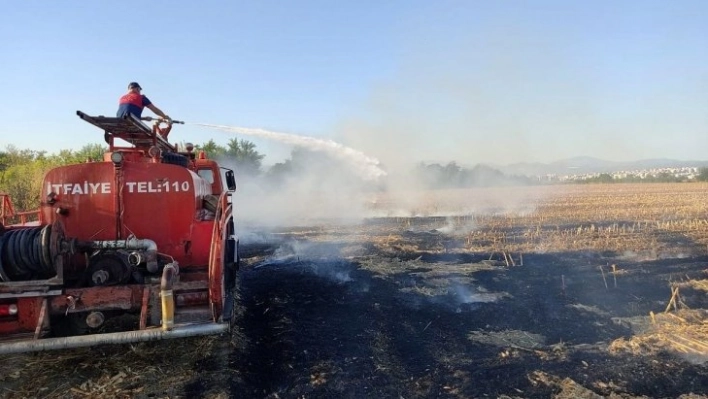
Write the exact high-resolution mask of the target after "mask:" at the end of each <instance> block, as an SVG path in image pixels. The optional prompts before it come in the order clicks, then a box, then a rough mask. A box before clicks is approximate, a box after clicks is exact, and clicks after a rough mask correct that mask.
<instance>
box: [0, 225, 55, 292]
mask: <svg viewBox="0 0 708 399" xmlns="http://www.w3.org/2000/svg"><path fill="white" fill-rule="evenodd" d="M50 232H51V226H49V225H47V226H44V227H30V228H22V229H14V230H7V231H5V232H4V233H3V234H2V235H1V236H0V281H5V282H9V281H27V280H37V279H45V278H49V277H52V276H54V275H55V274H56V269H55V267H54V265H53V263H52V261H51V256H50V255H49V236H50Z"/></svg>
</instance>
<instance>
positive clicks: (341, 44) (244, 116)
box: [0, 0, 708, 165]
mask: <svg viewBox="0 0 708 399" xmlns="http://www.w3.org/2000/svg"><path fill="white" fill-rule="evenodd" d="M0 38H2V40H0V65H1V67H0V71H1V73H0V82H1V83H2V87H3V88H4V93H5V94H4V95H3V96H0V150H1V149H4V148H6V147H7V146H8V145H13V146H15V147H18V148H22V149H23V148H29V149H34V150H44V151H48V152H56V151H58V150H60V149H79V148H81V147H82V146H83V145H86V144H89V143H100V142H102V136H103V135H102V132H100V131H99V130H97V129H96V128H95V127H93V126H91V125H89V124H87V123H85V122H83V121H81V120H80V119H79V118H78V117H77V116H76V110H81V111H84V112H86V113H88V114H89V115H107V116H113V115H114V114H115V111H116V109H117V102H118V98H119V97H120V96H121V95H122V94H124V93H125V91H126V86H127V84H128V83H129V82H130V81H137V82H139V83H140V84H141V86H142V87H143V89H144V91H143V93H144V94H145V95H147V96H148V98H150V99H151V100H152V101H153V102H154V103H155V105H157V106H158V107H159V108H161V109H162V110H163V111H165V112H166V113H167V114H169V115H170V116H171V117H172V118H175V119H180V120H185V121H187V122H193V123H209V124H219V125H229V126H238V127H244V128H260V129H267V130H271V131H275V132H283V133H289V134H295V135H302V136H311V137H315V138H321V139H326V140H334V141H336V142H338V143H341V144H343V145H345V146H348V147H351V148H353V149H356V150H357V151H361V152H362V153H364V154H366V155H367V156H371V157H375V158H377V159H379V160H380V161H381V162H382V163H383V164H385V165H394V164H403V163H406V162H413V161H415V162H417V161H427V162H450V161H456V162H458V163H459V164H462V165H474V164H477V163H497V164H510V163H516V162H552V161H556V160H560V159H565V158H570V157H576V156H592V157H597V158H602V159H606V160H613V161H631V160H638V159H646V158H673V159H680V160H708V151H707V150H708V2H705V1H672V2H668V1H651V0H644V1H602V0H601V1H592V2H590V1H570V2H569V1H546V0H539V1H473V0H465V1H449V0H440V1H419V0H406V1H403V0H390V1H385V2H381V1H369V0H361V1H348V2H337V1H324V0H299V1H273V0H262V1H250V2H242V1H203V2H195V1H180V0H171V1H159V0H156V1H150V2H137V1H122V2H120V4H117V3H114V2H102V1H97V2H86V1H73V0H67V1H61V2H50V1H33V0H28V1H22V2H12V3H11V4H10V5H7V6H5V7H4V8H3V12H2V14H0ZM144 115H151V112H150V111H149V110H146V111H145V112H144ZM233 137H237V138H239V139H246V140H249V141H252V142H254V143H255V144H256V146H257V147H256V149H257V150H258V151H259V152H261V153H263V154H264V155H265V156H266V157H265V159H264V164H266V165H268V164H273V163H275V162H281V161H282V160H284V159H285V158H287V157H288V156H289V153H290V151H291V150H292V147H290V146H289V145H288V144H284V143H279V142H277V141H274V140H266V139H263V138H260V137H248V136H234V135H233V133H229V132H224V131H216V130H210V129H206V128H204V127H200V126H196V125H189V124H188V125H185V126H177V127H176V128H175V129H174V130H173V133H172V134H171V136H170V139H171V140H173V141H178V142H186V141H189V142H194V143H203V142H206V141H208V140H210V139H214V140H215V141H216V142H217V143H219V144H222V145H223V144H225V143H226V142H227V141H228V140H229V139H230V138H233Z"/></svg>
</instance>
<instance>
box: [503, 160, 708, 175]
mask: <svg viewBox="0 0 708 399" xmlns="http://www.w3.org/2000/svg"><path fill="white" fill-rule="evenodd" d="M489 166H491V167H493V168H495V169H498V170H500V171H502V172H503V173H504V174H507V175H523V176H545V175H548V174H554V175H568V174H585V173H611V172H618V171H622V170H641V169H654V168H682V167H699V168H701V167H708V161H678V160H675V159H665V158H660V159H642V160H638V161H628V162H616V161H607V160H604V159H599V158H593V157H573V158H567V159H562V160H560V161H555V162H551V163H539V162H522V163H514V164H510V165H489Z"/></svg>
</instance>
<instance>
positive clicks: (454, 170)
mask: <svg viewBox="0 0 708 399" xmlns="http://www.w3.org/2000/svg"><path fill="white" fill-rule="evenodd" d="M180 147H181V148H183V146H182V145H180ZM107 150H108V148H107V147H106V146H105V145H102V144H88V145H85V146H83V147H81V148H80V149H78V150H66V149H65V150H61V151H59V152H58V153H56V154H48V153H47V152H46V151H34V150H29V149H18V148H17V147H14V146H8V147H7V148H6V149H5V150H4V151H0V193H6V194H10V195H11V197H12V201H13V204H14V206H15V210H16V211H25V210H32V209H37V207H38V206H39V202H40V198H39V193H40V191H41V190H40V189H41V187H40V185H41V183H42V179H43V177H44V174H45V173H46V172H47V171H49V170H50V169H52V168H55V167H58V166H62V165H68V164H73V163H82V162H87V161H97V160H102V159H103V154H104V153H105V152H106V151H107ZM195 150H196V151H202V150H203V151H205V152H206V153H207V155H208V156H209V158H212V159H216V160H218V161H219V162H220V163H222V164H224V165H225V166H228V167H231V168H234V169H235V170H236V172H237V175H238V178H239V179H259V184H261V185H262V186H264V187H267V188H271V189H277V188H279V187H281V186H283V185H286V184H289V182H291V181H293V180H296V179H302V178H303V176H313V175H314V176H318V177H317V179H319V180H322V181H323V182H324V181H325V180H327V179H328V178H329V179H332V180H334V179H336V180H337V182H338V183H339V184H348V185H353V184H359V185H360V187H361V188H362V189H366V190H378V189H383V188H385V185H386V182H385V181H383V182H378V183H376V184H372V183H371V182H362V181H361V179H360V178H359V177H357V176H356V175H355V174H354V173H353V171H352V169H351V168H349V167H347V166H346V165H342V164H341V163H339V162H337V161H336V160H333V159H331V158H329V157H328V156H327V155H325V154H322V153H315V152H312V151H308V150H306V149H302V148H298V149H295V150H293V151H292V153H291V156H290V158H289V159H287V160H285V161H283V162H280V163H276V164H274V165H273V166H271V167H270V168H268V169H267V170H264V168H263V164H262V161H263V159H264V158H265V156H264V155H263V154H261V153H259V152H258V151H257V149H256V145H255V144H254V143H252V142H250V141H247V140H238V139H236V138H232V139H230V140H229V141H228V142H227V143H226V145H223V146H222V145H219V144H217V143H216V142H215V141H214V140H209V141H207V142H205V143H202V144H198V145H195ZM413 175H414V176H415V177H416V179H418V182H419V183H420V184H421V185H422V186H423V187H425V188H428V189H443V188H468V187H489V186H511V185H516V186H518V185H537V184H563V183H558V182H555V183H549V182H542V181H539V180H538V179H534V178H530V177H527V176H509V175H506V174H504V173H502V172H501V171H499V170H497V169H494V168H491V167H489V166H485V165H476V166H474V167H472V168H465V167H462V166H460V165H458V164H457V163H456V162H450V163H448V164H446V165H442V164H438V163H429V164H426V163H419V164H417V165H416V166H415V168H414V170H413ZM696 180H698V181H708V168H701V169H699V174H698V176H697V178H696ZM680 181H683V180H681V179H680V178H678V177H676V176H673V175H671V174H669V173H663V174H659V175H657V176H648V177H644V178H640V177H637V176H628V177H624V178H620V179H618V178H613V176H611V175H609V174H600V175H598V176H596V177H590V178H587V179H583V180H577V181H574V182H572V183H575V184H577V183H587V184H592V183H637V182H650V183H658V182H680Z"/></svg>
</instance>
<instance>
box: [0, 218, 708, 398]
mask: <svg viewBox="0 0 708 399" xmlns="http://www.w3.org/2000/svg"><path fill="white" fill-rule="evenodd" d="M704 217H706V216H704ZM456 222H459V223H462V222H463V220H462V219H457V221H456V220H455V219H454V218H453V219H451V218H449V217H433V216H427V217H420V216H413V217H380V218H369V219H366V220H364V221H363V222H360V223H356V224H347V225H344V224H342V225H333V224H331V223H330V224H328V223H323V224H316V225H312V226H309V227H300V228H288V229H284V228H280V229H258V228H255V227H254V228H252V229H250V232H249V233H248V234H247V235H244V236H242V237H241V240H242V245H243V250H242V256H243V264H242V271H241V276H240V285H241V300H240V303H241V306H242V308H241V316H240V322H239V323H238V328H237V330H236V331H234V332H233V334H231V335H223V336H216V337H202V338H193V339H184V340H170V341H164V342H153V343H140V344H134V345H114V346H103V347H94V348H90V349H80V350H67V351H60V352H47V353H35V354H22V355H13V356H6V357H5V358H3V359H0V360H1V362H2V364H0V395H2V397H5V398H25V397H27V398H30V397H32V398H34V397H44V398H65V397H66V398H92V397H106V398H110V397H116V398H124V397H125V398H129V397H137V398H303V399H304V398H397V399H398V398H435V397H441V398H484V397H490V398H548V397H556V398H600V397H608V398H637V397H650V398H664V397H665V398H678V397H682V398H698V397H706V396H702V395H706V394H708V363H706V360H708V355H706V353H707V351H708V346H705V348H704V347H702V346H701V345H708V344H706V341H705V340H706V338H708V337H706V336H697V337H696V336H693V337H694V338H693V341H695V344H692V343H691V342H693V341H691V342H689V341H681V339H682V338H681V337H683V336H681V335H680V334H679V332H680V331H683V330H681V328H683V329H687V328H689V326H688V324H691V323H689V322H691V321H692V324H691V325H693V326H697V328H704V327H705V326H706V325H707V324H708V321H706V320H708V315H707V314H706V310H705V309H708V297H707V296H706V292H705V291H702V290H701V289H700V287H698V286H697V285H696V284H694V285H693V289H692V288H691V287H692V286H691V284H689V282H692V281H693V282H699V281H702V280H704V279H706V278H708V256H707V254H706V249H705V244H704V242H703V241H701V240H702V238H705V237H708V223H706V225H707V226H706V227H702V229H703V230H702V231H695V230H690V229H692V228H693V227H686V231H685V232H682V231H679V230H680V229H679V228H678V227H676V226H673V227H671V226H668V225H667V226H665V225H660V224H654V225H653V227H652V230H647V229H648V228H647V229H644V230H642V229H639V228H638V229H637V230H636V234H637V235H645V236H646V235H649V236H651V237H654V239H653V240H649V241H650V242H652V243H653V244H652V245H653V246H654V247H653V248H645V247H643V246H642V245H643V244H642V245H639V244H637V242H638V241H636V240H634V239H633V238H632V237H634V238H636V236H635V235H633V234H635V231H634V230H633V231H632V232H629V231H627V230H623V231H620V229H619V228H618V229H617V237H619V238H617V239H621V238H622V237H624V239H627V237H629V239H628V242H631V243H632V245H633V247H631V248H625V249H624V250H617V249H618V248H621V247H616V246H612V249H604V250H603V249H598V250H594V249H593V248H595V247H593V248H584V247H583V246H582V245H580V244H578V242H579V241H582V240H593V238H592V237H595V239H597V240H609V239H610V238H612V237H614V236H612V237H611V236H610V235H609V233H608V235H607V236H606V237H605V236H603V235H602V234H601V233H598V234H599V235H595V236H592V235H591V236H585V233H583V234H580V233H581V232H582V231H581V230H582V229H583V223H585V221H584V220H580V221H578V224H572V223H571V224H570V225H569V227H568V231H575V232H578V234H577V237H571V238H569V239H568V241H567V242H568V243H569V245H566V246H565V247H566V248H565V249H563V246H562V245H556V248H557V249H556V250H554V249H553V248H548V247H543V248H542V250H539V249H538V245H535V248H536V249H535V250H533V249H529V250H528V251H526V250H524V251H522V249H523V248H531V247H530V246H528V243H522V242H521V238H519V237H523V236H525V235H526V236H528V234H527V233H528V231H530V230H533V229H534V228H535V229H536V230H537V231H540V229H543V228H545V227H544V226H546V225H545V224H544V225H539V226H535V227H534V226H510V227H509V229H508V230H503V229H500V228H499V227H498V226H497V227H490V226H492V224H486V225H484V224H482V223H481V220H476V222H475V226H474V228H471V227H469V224H465V226H467V227H465V228H464V229H456V228H451V227H450V226H451V223H452V224H455V223H456ZM464 222H465V223H467V222H469V220H464ZM487 222H489V221H487ZM626 223H627V224H628V225H629V224H632V223H635V224H633V226H636V223H641V220H640V221H631V220H629V221H627V222H626ZM598 225H599V224H598ZM685 225H686V226H695V225H694V224H691V223H689V222H687V223H686V224H685ZM699 225H700V223H699ZM495 226H496V225H495ZM548 226H550V227H548ZM548 226H546V227H548V231H556V232H558V231H559V229H561V227H559V224H558V223H555V222H553V221H549V223H548ZM563 226H565V225H563ZM458 227H459V226H458ZM579 227H580V229H579ZM700 228H701V227H700V226H699V227H698V229H700ZM492 230H493V231H494V234H491V233H490V235H489V236H485V235H484V234H481V233H480V232H484V231H487V232H490V231H492ZM561 230H562V229H561ZM688 230H690V231H688ZM500 231H506V233H504V234H503V235H502V236H500V235H499V234H498V233H499V232H500ZM608 231H609V230H608ZM478 233H479V234H478ZM539 234H540V233H539ZM540 236H541V237H542V236H543V234H541V235H540ZM499 237H502V238H501V239H500V238H499ZM588 237H591V238H588ZM701 237H702V238H701ZM528 239H529V240H536V239H538V236H537V237H531V238H528ZM607 242H609V241H607ZM485 243H486V244H485ZM537 243H538V242H536V244H537ZM657 245H658V247H657ZM568 248H570V249H568ZM598 248H599V247H598ZM672 283H682V284H683V285H682V288H681V296H680V297H679V296H676V301H675V302H674V303H675V304H676V305H675V306H673V307H670V309H669V311H668V312H665V310H666V309H667V305H668V304H669V301H670V299H671V298H672V292H673V291H672ZM652 315H654V319H653V320H652ZM689 316H690V317H689ZM674 318H675V319H676V320H681V323H679V322H677V323H678V324H677V327H676V328H674V329H673V330H672V329H669V330H665V331H663V332H662V334H664V335H661V336H662V337H664V338H666V339H668V340H669V341H662V342H684V346H683V347H680V346H676V345H660V343H659V340H658V338H657V339H655V340H653V341H652V340H651V339H649V338H650V337H652V335H651V334H652V333H657V331H658V330H657V328H658V327H657V326H658V325H659V324H660V323H661V322H664V323H666V322H667V321H668V320H673V319H674ZM657 320H658V321H657ZM679 324H680V325H681V326H683V327H680V326H679ZM663 325H666V324H663ZM679 327H680V328H679ZM667 331H668V332H667ZM674 333H675V334H674ZM672 334H674V335H672ZM642 337H647V338H646V339H644V338H642ZM653 337H655V338H656V337H658V335H654V336H653ZM642 339H644V340H642ZM684 339H687V338H685V337H684Z"/></svg>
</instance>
